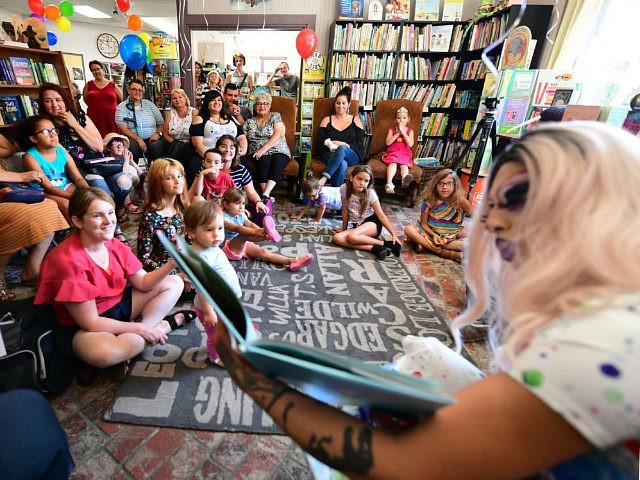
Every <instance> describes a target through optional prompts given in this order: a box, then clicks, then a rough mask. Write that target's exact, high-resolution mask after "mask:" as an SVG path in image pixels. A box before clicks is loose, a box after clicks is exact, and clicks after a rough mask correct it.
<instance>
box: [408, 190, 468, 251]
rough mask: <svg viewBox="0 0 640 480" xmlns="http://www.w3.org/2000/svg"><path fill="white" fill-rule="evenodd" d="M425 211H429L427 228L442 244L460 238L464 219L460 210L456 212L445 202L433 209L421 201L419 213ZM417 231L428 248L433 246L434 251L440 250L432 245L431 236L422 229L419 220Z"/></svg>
mask: <svg viewBox="0 0 640 480" xmlns="http://www.w3.org/2000/svg"><path fill="white" fill-rule="evenodd" d="M427 209H429V217H428V219H427V223H428V224H429V227H431V230H433V231H434V232H435V233H437V234H438V235H440V238H441V239H442V242H443V243H451V242H453V241H454V240H456V239H457V238H458V237H459V236H460V233H461V232H462V220H463V219H464V212H463V211H462V210H456V209H455V208H454V207H452V206H451V205H449V204H448V203H447V202H440V203H437V204H436V205H434V206H433V207H429V205H427V202H426V201H425V200H423V201H422V202H421V203H420V213H421V214H422V213H424V212H425V210H427ZM418 229H419V230H420V234H421V235H422V236H423V237H424V239H425V240H426V241H427V243H428V244H429V245H430V246H433V247H434V248H435V249H438V248H440V245H436V244H435V243H433V239H432V238H431V236H430V235H429V234H428V233H427V232H425V231H424V230H423V229H422V227H421V226H420V220H418Z"/></svg>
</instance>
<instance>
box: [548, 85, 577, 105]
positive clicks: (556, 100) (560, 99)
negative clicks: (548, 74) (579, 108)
mask: <svg viewBox="0 0 640 480" xmlns="http://www.w3.org/2000/svg"><path fill="white" fill-rule="evenodd" d="M572 94H573V88H558V89H557V90H556V91H555V93H554V94H553V98H552V99H551V106H552V107H555V106H558V105H568V104H569V101H570V100H571V95H572Z"/></svg>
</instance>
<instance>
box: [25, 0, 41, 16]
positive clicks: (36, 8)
mask: <svg viewBox="0 0 640 480" xmlns="http://www.w3.org/2000/svg"><path fill="white" fill-rule="evenodd" d="M27 5H29V10H31V11H32V12H33V13H35V14H36V15H40V16H42V15H44V3H43V2H42V0H29V2H28V3H27Z"/></svg>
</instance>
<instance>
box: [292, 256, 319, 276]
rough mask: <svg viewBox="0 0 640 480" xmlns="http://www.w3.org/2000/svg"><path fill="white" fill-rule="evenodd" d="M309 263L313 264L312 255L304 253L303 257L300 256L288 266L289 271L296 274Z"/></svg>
mask: <svg viewBox="0 0 640 480" xmlns="http://www.w3.org/2000/svg"><path fill="white" fill-rule="evenodd" d="M311 262H313V255H312V254H310V253H305V254H304V255H300V256H299V257H296V258H294V259H293V260H292V261H291V263H290V264H289V270H291V271H292V272H297V271H298V270H300V269H301V268H302V267H306V266H307V265H309V264H310V263H311Z"/></svg>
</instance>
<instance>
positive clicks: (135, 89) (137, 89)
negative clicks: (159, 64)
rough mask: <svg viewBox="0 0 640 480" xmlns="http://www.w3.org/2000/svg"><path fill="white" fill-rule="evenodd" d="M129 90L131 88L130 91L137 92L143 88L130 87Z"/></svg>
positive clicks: (140, 91)
mask: <svg viewBox="0 0 640 480" xmlns="http://www.w3.org/2000/svg"><path fill="white" fill-rule="evenodd" d="M129 90H131V91H132V92H137V93H142V92H144V90H143V89H142V88H130V89H129Z"/></svg>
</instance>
